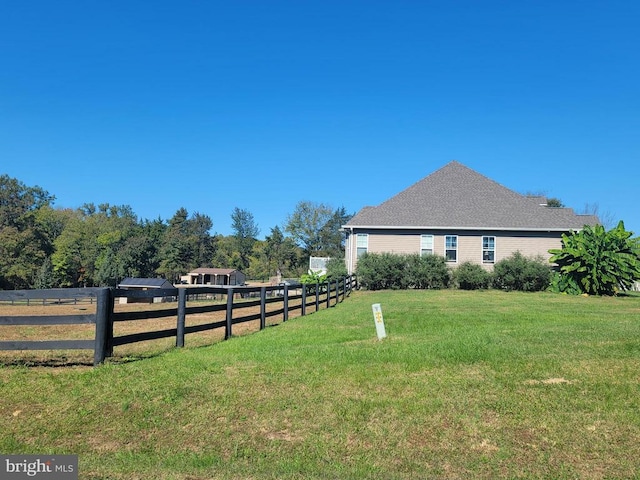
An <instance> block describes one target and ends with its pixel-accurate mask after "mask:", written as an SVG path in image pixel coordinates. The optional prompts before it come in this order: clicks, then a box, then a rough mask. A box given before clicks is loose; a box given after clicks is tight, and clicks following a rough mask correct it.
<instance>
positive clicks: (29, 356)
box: [0, 299, 315, 366]
mask: <svg viewBox="0 0 640 480" xmlns="http://www.w3.org/2000/svg"><path fill="white" fill-rule="evenodd" d="M214 303H215V302H212V301H195V302H188V303H187V308H189V307H192V306H206V305H213V304H214ZM177 305H178V304H177V302H166V303H154V304H140V303H137V304H136V303H133V304H119V303H116V304H115V305H114V311H115V312H135V311H151V310H166V309H175V308H177ZM299 306H300V300H299V299H298V300H291V301H290V303H289V318H295V317H297V316H300V313H301V312H300V308H299ZM296 307H298V308H297V309H296ZM282 308H283V306H282V303H281V302H274V303H268V304H267V307H266V309H267V312H273V311H275V310H279V309H282ZM95 310H96V305H95V302H94V303H89V302H88V301H87V302H82V303H81V302H79V303H77V304H65V303H54V304H46V305H42V304H35V303H32V304H30V305H26V304H19V305H18V304H16V305H12V304H10V303H0V317H10V316H32V315H38V316H39V315H82V314H91V313H95ZM314 310H315V307H308V311H314ZM259 312H260V307H259V306H253V307H242V302H239V303H234V315H233V317H234V320H235V319H237V318H240V317H244V316H248V315H251V314H256V313H259ZM225 315H226V314H225V311H217V312H207V313H199V314H189V313H187V316H186V326H187V327H190V326H194V325H202V324H206V323H212V322H217V321H221V320H224V319H225ZM281 322H282V315H281V314H280V315H274V316H272V317H267V319H266V324H267V326H270V325H275V324H278V323H281ZM176 325H177V315H174V316H169V317H163V318H155V319H148V320H135V321H122V322H115V323H114V327H113V329H114V337H120V336H124V335H131V334H134V333H141V332H152V331H158V330H168V329H175V328H176ZM259 330H260V321H259V320H252V321H248V322H243V323H239V324H234V325H233V327H232V333H233V336H239V335H247V334H251V333H254V332H257V331H259ZM224 333H225V332H224V328H216V329H213V330H206V331H203V332H196V333H189V334H187V335H186V336H185V347H187V348H188V347H201V346H205V345H211V344H214V343H216V342H220V341H223V340H224ZM94 337H95V325H94V324H83V325H44V326H40V325H37V326H31V325H3V324H0V340H2V341H12V340H13V341H37V340H83V339H93V338H94ZM175 344H176V337H175V336H172V337H168V338H163V339H158V340H146V341H142V342H137V343H132V344H128V345H121V346H116V347H114V351H113V357H111V358H109V359H107V362H112V363H113V362H127V361H134V360H136V359H141V358H147V357H150V356H155V355H158V354H160V353H162V352H165V351H167V350H169V349H171V348H173V347H175ZM92 364H93V351H92V350H0V366H1V365H5V366H7V365H27V366H70V365H87V366H90V365H92Z"/></svg>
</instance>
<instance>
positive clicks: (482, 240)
mask: <svg viewBox="0 0 640 480" xmlns="http://www.w3.org/2000/svg"><path fill="white" fill-rule="evenodd" d="M485 238H493V250H492V249H489V248H488V249H486V250H485V248H484V239H485ZM481 242H482V256H481V258H480V261H481V262H482V263H484V264H485V265H494V264H495V263H496V237H495V235H482V238H481ZM485 251H486V252H491V251H493V261H489V260H485V259H484V252H485Z"/></svg>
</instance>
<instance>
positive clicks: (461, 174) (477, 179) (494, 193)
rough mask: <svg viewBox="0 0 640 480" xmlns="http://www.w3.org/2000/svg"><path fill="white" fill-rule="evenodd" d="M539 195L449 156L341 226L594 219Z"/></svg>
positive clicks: (534, 225) (547, 224)
mask: <svg viewBox="0 0 640 480" xmlns="http://www.w3.org/2000/svg"><path fill="white" fill-rule="evenodd" d="M542 200H544V199H543V198H541V197H528V196H525V195H521V194H519V193H517V192H514V191H513V190H509V189H508V188H506V187H503V186H502V185H500V184H499V183H497V182H495V181H493V180H491V179H489V178H487V177H485V176H484V175H481V174H479V173H477V172H476V171H474V170H472V169H470V168H468V167H466V166H464V165H462V164H461V163H459V162H456V161H453V162H450V163H448V164H447V165H445V166H444V167H442V168H440V169H439V170H436V171H435V172H433V173H432V174H431V175H428V176H427V177H425V178H423V179H422V180H420V181H419V182H417V183H415V184H413V185H412V186H410V187H409V188H407V189H406V190H403V191H402V192H400V193H398V194H397V195H395V196H393V197H391V198H390V199H388V200H387V201H385V202H383V203H381V204H380V205H378V206H377V207H364V208H363V209H362V210H360V211H359V212H358V213H357V214H356V215H355V216H354V217H353V218H351V220H350V221H349V222H347V224H346V225H345V227H348V228H349V227H380V228H449V229H454V228H457V229H482V230H562V231H568V230H570V229H581V228H582V227H584V225H594V224H596V223H598V219H597V217H595V216H593V215H577V214H575V213H574V211H573V210H572V209H570V208H551V207H546V206H543V205H540V203H541V202H542Z"/></svg>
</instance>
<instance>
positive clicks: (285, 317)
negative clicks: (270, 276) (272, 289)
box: [282, 283, 289, 322]
mask: <svg viewBox="0 0 640 480" xmlns="http://www.w3.org/2000/svg"><path fill="white" fill-rule="evenodd" d="M282 301H283V309H284V313H283V314H282V315H283V317H282V321H283V322H286V321H287V320H289V285H287V284H286V283H285V284H284V296H283V297H282Z"/></svg>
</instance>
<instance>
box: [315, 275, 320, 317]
mask: <svg viewBox="0 0 640 480" xmlns="http://www.w3.org/2000/svg"><path fill="white" fill-rule="evenodd" d="M318 310H320V284H319V283H317V282H316V312H317V311H318Z"/></svg>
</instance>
